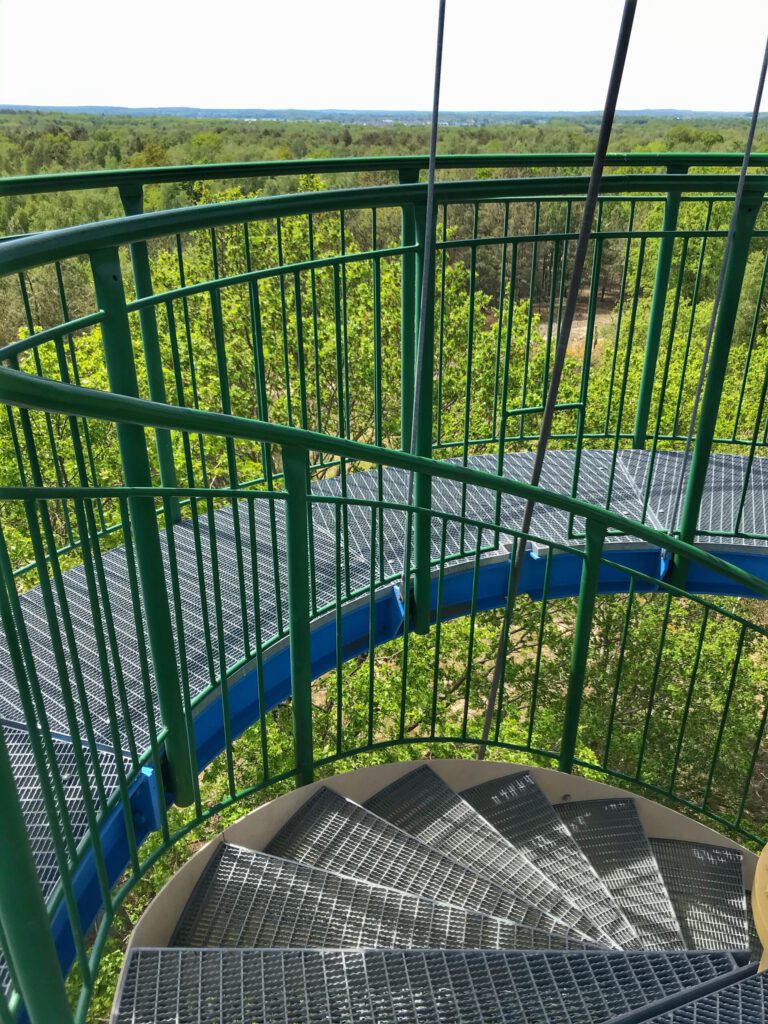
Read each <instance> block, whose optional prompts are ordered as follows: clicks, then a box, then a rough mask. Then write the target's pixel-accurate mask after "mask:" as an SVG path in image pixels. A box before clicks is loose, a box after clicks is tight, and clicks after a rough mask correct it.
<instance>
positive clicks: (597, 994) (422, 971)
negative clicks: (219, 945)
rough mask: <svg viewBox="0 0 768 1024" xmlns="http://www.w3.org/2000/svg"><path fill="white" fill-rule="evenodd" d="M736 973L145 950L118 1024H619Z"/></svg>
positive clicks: (685, 960) (611, 962)
mask: <svg viewBox="0 0 768 1024" xmlns="http://www.w3.org/2000/svg"><path fill="white" fill-rule="evenodd" d="M736 966H737V964H736V961H734V959H733V958H732V957H731V956H729V955H728V954H722V953H720V954H717V953H669V952H667V953H661V952H660V953H642V952H631V953H630V952H621V951H618V950H616V951H611V952H602V951H601V952H539V953H522V952H485V951H471V952H467V951H463V950H461V951H460V950H445V951H442V950H427V951H424V950H404V951H399V950H369V951H364V952H361V951H355V952H351V951H346V952H338V951H337V952H330V951H326V952H322V951H299V950H280V951H274V950H269V951H267V950H240V949H229V950H214V949H209V950H182V949H164V950H148V949H135V950H133V951H132V953H131V954H130V959H129V962H128V967H127V972H126V975H125V979H124V984H123V987H122V991H121V993H120V999H119V1010H118V1013H117V1019H116V1024H255V1022H258V1024H608V1022H610V1021H612V1020H615V1019H616V1018H621V1017H624V1018H625V1019H628V1018H627V1015H630V1014H634V1013H635V1011H638V1010H640V1009H641V1008H642V1007H647V1006H648V1004H652V1003H654V1002H657V1001H659V1000H664V999H672V998H675V997H678V998H679V995H680V993H681V992H685V991H686V990H688V991H689V992H690V993H691V994H694V993H695V991H696V987H697V986H700V985H702V984H705V983H707V982H711V981H712V980H713V979H716V978H718V977H720V978H723V979H724V980H725V979H726V978H727V976H728V974H729V972H731V971H733V970H734V969H735V968H736ZM662 1007H663V1004H662ZM662 1007H660V1008H662ZM634 1019H635V1020H637V1019H638V1017H637V1016H634Z"/></svg>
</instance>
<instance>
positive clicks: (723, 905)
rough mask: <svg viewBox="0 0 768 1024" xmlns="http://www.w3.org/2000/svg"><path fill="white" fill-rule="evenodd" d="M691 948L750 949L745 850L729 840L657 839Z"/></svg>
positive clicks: (659, 855)
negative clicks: (712, 843)
mask: <svg viewBox="0 0 768 1024" xmlns="http://www.w3.org/2000/svg"><path fill="white" fill-rule="evenodd" d="M651 849H652V850H653V853H654V856H655V857H656V860H657V862H658V865H659V868H660V870H661V874H662V877H663V878H664V882H665V884H666V887H667V891H668V892H669V895H670V899H671V900H672V905H673V906H674V908H675V914H676V915H677V919H678V921H679V922H680V927H681V928H682V931H683V935H684V936H685V944H686V946H687V947H688V948H689V949H713V948H715V947H722V948H723V949H749V947H750V936H749V927H748V922H747V905H746V897H745V893H744V883H743V881H742V871H741V856H740V855H739V854H738V853H737V852H736V851H735V850H729V849H728V848H727V847H724V846H703V845H701V844H698V843H685V842H680V841H678V840H674V839H652V840H651Z"/></svg>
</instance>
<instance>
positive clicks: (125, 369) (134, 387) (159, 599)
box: [91, 249, 194, 806]
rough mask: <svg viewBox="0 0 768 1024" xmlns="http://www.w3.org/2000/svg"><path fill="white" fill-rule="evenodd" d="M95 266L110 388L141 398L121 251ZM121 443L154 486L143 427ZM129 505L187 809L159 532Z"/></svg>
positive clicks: (177, 781) (184, 746)
mask: <svg viewBox="0 0 768 1024" xmlns="http://www.w3.org/2000/svg"><path fill="white" fill-rule="evenodd" d="M91 267H92V270H93V281H94V286H95V289H96V300H97V302H98V303H99V306H100V307H101V308H102V309H103V310H104V314H105V315H104V320H103V321H102V325H101V332H102V338H103V341H104V360H105V363H106V367H107V374H108V376H109V384H110V387H111V389H112V390H113V391H115V392H117V393H118V394H124V395H132V396H134V397H135V396H138V390H139V389H138V381H137V379H136V366H135V364H134V361H133V347H132V344H131V331H130V326H129V323H128V315H127V312H126V308H125V292H124V291H123V282H122V277H121V272H120V257H119V254H118V251H117V249H103V250H100V251H99V252H96V253H93V254H92V255H91ZM117 439H118V444H119V446H120V458H121V461H122V464H123V474H124V477H125V482H126V484H127V485H128V486H129V487H149V486H151V484H152V475H151V471H150V466H149V456H148V454H147V443H146V438H145V436H144V431H143V429H142V428H141V427H136V426H132V425H130V424H125V423H121V424H118V425H117ZM128 507H129V509H130V513H131V519H132V521H133V528H134V539H135V545H136V559H137V564H138V568H139V578H140V580H141V590H142V597H143V599H144V610H145V612H146V616H147V633H148V635H149V646H150V651H151V654H152V664H153V667H154V671H155V685H156V686H157V695H158V701H159V704H160V712H161V715H162V719H163V724H164V725H165V727H166V730H167V736H166V741H165V746H166V752H167V755H168V768H169V774H170V782H171V786H172V788H173V791H174V796H175V799H176V802H177V803H178V804H180V805H181V806H187V805H188V804H190V803H192V801H193V800H194V780H193V778H192V770H193V769H192V752H191V751H190V749H189V743H188V742H187V729H186V723H185V721H184V706H183V701H182V695H181V681H180V679H179V672H178V666H177V664H176V654H175V648H174V642H173V624H172V621H171V612H170V606H169V604H168V592H167V590H166V585H165V573H164V570H163V557H162V549H161V547H160V530H159V526H158V522H157V516H156V515H155V507H154V502H153V501H152V500H151V499H148V498H129V499H128Z"/></svg>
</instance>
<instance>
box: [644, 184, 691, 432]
mask: <svg viewBox="0 0 768 1024" xmlns="http://www.w3.org/2000/svg"><path fill="white" fill-rule="evenodd" d="M680 198H681V192H680V190H679V189H674V190H673V191H671V192H668V193H667V199H666V204H665V206H664V222H663V224H662V231H664V232H669V234H665V235H664V236H663V238H662V239H661V241H660V242H659V258H658V262H657V263H656V277H655V279H654V282H653V297H652V299H651V311H650V314H649V317H648V332H647V334H646V337H645V355H644V357H643V373H642V376H641V378H640V390H639V391H638V395H637V410H636V412H635V426H634V432H633V435H632V447H633V448H645V441H646V437H647V434H648V417H649V415H650V411H651V398H652V397H653V385H654V383H655V380H656V364H657V362H658V359H659V347H660V345H661V329H662V327H663V324H664V311H665V309H666V305H667V289H668V288H669V274H670V271H671V269H672V254H673V252H674V248H675V236H674V234H672V233H671V232H674V231H675V230H676V229H677V218H678V214H679V212H680Z"/></svg>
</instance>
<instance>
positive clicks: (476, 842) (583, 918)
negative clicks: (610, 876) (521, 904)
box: [365, 765, 617, 946]
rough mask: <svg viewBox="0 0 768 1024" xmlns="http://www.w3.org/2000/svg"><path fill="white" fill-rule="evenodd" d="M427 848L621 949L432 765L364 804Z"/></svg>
mask: <svg viewBox="0 0 768 1024" xmlns="http://www.w3.org/2000/svg"><path fill="white" fill-rule="evenodd" d="M365 806H366V807H367V808H368V809H369V810H371V811H373V812H374V814H378V815H379V816H380V817H382V818H386V820H387V821H390V822H392V824H393V825H397V827H398V828H401V829H403V830H404V831H405V832H408V833H409V834H410V835H412V836H415V838H417V839H419V840H420V841H421V842H423V843H427V844H428V845H429V846H432V847H434V848H435V849H437V850H441V851H443V852H444V853H446V854H447V855H448V856H449V857H452V858H453V860H455V861H457V862H458V863H459V864H463V865H464V866H465V867H467V868H469V870H470V871H476V872H477V873H478V874H482V875H483V876H484V877H487V878H489V879H491V880H492V881H493V882H495V883H496V885H499V886H501V887H502V888H504V889H509V890H512V891H514V892H515V893H516V894H518V895H519V896H521V897H522V898H523V899H525V900H527V901H528V902H529V903H531V904H532V905H533V906H536V907H539V908H540V909H541V910H543V911H546V912H547V913H548V914H549V915H550V916H551V917H552V918H554V919H555V920H557V921H560V922H562V924H564V925H567V926H568V927H569V928H572V929H573V930H574V931H576V932H580V933H581V934H582V935H583V936H584V937H585V938H589V939H593V940H595V941H597V942H599V943H601V944H602V945H608V946H616V945H617V943H616V940H615V939H614V938H613V937H612V936H610V935H609V934H607V933H606V932H604V931H602V930H601V929H600V928H598V927H597V926H596V925H595V923H594V922H593V921H592V920H591V919H590V917H589V916H588V915H587V914H585V913H584V911H583V910H581V909H580V908H578V907H576V906H575V905H574V904H573V903H571V902H570V901H569V900H568V899H567V898H566V897H565V894H564V893H563V891H562V890H561V889H560V888H559V887H558V886H557V885H555V884H554V882H552V881H551V880H550V879H549V878H547V876H546V875H545V874H543V873H542V872H541V871H540V870H539V869H538V868H537V867H536V866H535V865H534V864H533V863H532V861H531V860H529V859H528V858H527V857H526V856H525V855H524V854H523V853H521V852H520V851H519V850H518V849H517V848H516V847H514V846H512V845H511V844H510V843H509V842H508V841H507V840H506V839H504V837H503V836H502V835H500V833H499V832H497V831H496V829H495V828H493V827H492V826H491V825H489V824H488V822H487V821H486V820H485V818H483V816H482V815H481V814H479V813H478V812H477V811H476V810H475V809H474V808H473V807H472V805H471V804H469V803H467V801H466V800H464V799H463V798H462V797H461V796H459V795H458V794H457V793H456V792H454V790H452V789H451V787H450V786H448V785H447V784H446V783H445V782H443V780H442V779H441V778H440V777H439V776H438V775H436V774H435V772H434V771H433V770H432V768H430V766H429V765H422V766H421V767H420V768H416V769H415V771H412V772H409V773H408V774H407V775H404V776H402V778H400V779H397V780H396V781H395V782H393V783H392V784H391V785H390V786H387V787H386V788H385V789H383V790H381V791H380V792H379V793H377V794H376V795H375V796H373V797H371V799H370V800H369V801H368V802H367V803H366V805H365Z"/></svg>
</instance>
